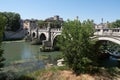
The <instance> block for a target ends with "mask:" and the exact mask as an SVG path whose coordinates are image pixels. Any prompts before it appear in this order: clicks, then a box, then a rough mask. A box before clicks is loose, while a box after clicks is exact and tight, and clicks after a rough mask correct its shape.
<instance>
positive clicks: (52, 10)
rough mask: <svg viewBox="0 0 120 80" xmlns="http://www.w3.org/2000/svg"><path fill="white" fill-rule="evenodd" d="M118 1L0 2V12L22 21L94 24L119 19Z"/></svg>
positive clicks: (47, 0) (54, 0)
mask: <svg viewBox="0 0 120 80" xmlns="http://www.w3.org/2000/svg"><path fill="white" fill-rule="evenodd" d="M119 8H120V0H0V11H1V12H16V13H19V14H20V15H21V18H22V19H31V18H33V19H43V20H44V19H46V18H49V17H52V16H55V15H59V16H60V17H61V18H63V19H64V20H67V19H70V20H73V19H75V18H76V16H78V17H79V20H81V21H83V20H87V19H92V20H94V22H95V23H101V19H102V18H103V22H107V21H109V22H112V21H116V20H117V19H120V10H119Z"/></svg>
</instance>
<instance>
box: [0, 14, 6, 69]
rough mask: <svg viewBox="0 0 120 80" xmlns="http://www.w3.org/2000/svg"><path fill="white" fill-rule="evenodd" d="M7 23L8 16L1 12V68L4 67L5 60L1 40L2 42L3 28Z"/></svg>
mask: <svg viewBox="0 0 120 80" xmlns="http://www.w3.org/2000/svg"><path fill="white" fill-rule="evenodd" d="M5 25H6V18H5V17H4V16H3V15H2V14H0V68H1V67H3V61H4V60H5V59H4V58H3V56H2V54H3V50H2V49H1V42H2V36H3V30H4V27H5Z"/></svg>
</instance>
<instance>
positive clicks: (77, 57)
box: [59, 20, 97, 74]
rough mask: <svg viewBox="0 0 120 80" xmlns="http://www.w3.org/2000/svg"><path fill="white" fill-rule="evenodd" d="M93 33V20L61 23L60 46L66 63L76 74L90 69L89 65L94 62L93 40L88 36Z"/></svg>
mask: <svg viewBox="0 0 120 80" xmlns="http://www.w3.org/2000/svg"><path fill="white" fill-rule="evenodd" d="M93 33H94V30H93V22H92V21H90V20H87V21H84V22H83V23H81V22H80V21H79V20H74V21H70V20H68V21H66V22H64V24H63V30H62V34H61V38H60V39H59V40H61V41H60V47H61V50H62V52H63V55H64V59H65V62H66V65H68V66H69V67H70V68H71V69H72V70H73V71H74V72H75V73H77V74H79V73H85V72H89V71H91V69H92V67H91V66H93V65H95V64H96V61H97V60H96V58H97V57H96V54H95V52H94V49H93V47H94V44H95V42H94V41H93V40H91V38H90V37H91V36H93Z"/></svg>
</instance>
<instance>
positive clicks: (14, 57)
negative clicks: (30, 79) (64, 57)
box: [2, 41, 118, 66]
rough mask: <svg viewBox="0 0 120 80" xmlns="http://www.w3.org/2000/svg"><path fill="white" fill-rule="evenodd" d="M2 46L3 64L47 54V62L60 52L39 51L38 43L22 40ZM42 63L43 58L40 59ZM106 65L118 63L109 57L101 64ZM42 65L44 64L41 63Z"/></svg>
mask: <svg viewBox="0 0 120 80" xmlns="http://www.w3.org/2000/svg"><path fill="white" fill-rule="evenodd" d="M2 48H3V50H4V57H5V58H6V60H5V64H10V63H12V62H15V61H21V60H23V61H26V60H28V61H29V60H33V61H34V60H36V59H37V58H38V57H39V56H43V55H44V56H43V57H45V56H48V57H49V58H48V60H47V61H48V62H49V63H52V62H55V60H54V59H53V57H54V56H58V55H59V54H61V52H40V45H31V44H30V43H29V42H24V41H13V42H11V41H8V42H3V43H2ZM40 61H41V62H42V63H44V62H45V60H40ZM104 63H105V64H106V65H107V66H110V65H112V66H113V65H118V62H117V61H115V60H111V59H106V60H103V64H104ZM42 65H44V64H42Z"/></svg>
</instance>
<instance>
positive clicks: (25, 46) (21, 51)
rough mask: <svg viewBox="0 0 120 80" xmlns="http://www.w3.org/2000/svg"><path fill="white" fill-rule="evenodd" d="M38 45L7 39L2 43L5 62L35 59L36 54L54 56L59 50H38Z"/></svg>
mask: <svg viewBox="0 0 120 80" xmlns="http://www.w3.org/2000/svg"><path fill="white" fill-rule="evenodd" d="M39 48H40V45H31V44H30V43H29V42H24V41H13V42H12V41H7V42H3V43H2V49H3V50H4V57H5V59H6V60H5V63H6V64H9V63H12V62H15V61H21V60H35V59H36V58H37V57H38V56H41V55H47V56H50V57H51V56H55V55H58V54H60V53H61V52H40V49H39Z"/></svg>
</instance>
